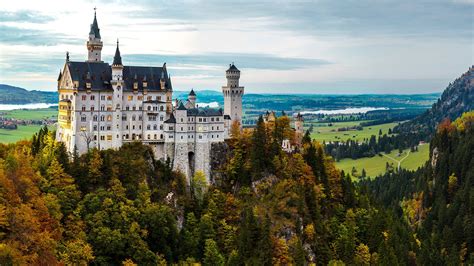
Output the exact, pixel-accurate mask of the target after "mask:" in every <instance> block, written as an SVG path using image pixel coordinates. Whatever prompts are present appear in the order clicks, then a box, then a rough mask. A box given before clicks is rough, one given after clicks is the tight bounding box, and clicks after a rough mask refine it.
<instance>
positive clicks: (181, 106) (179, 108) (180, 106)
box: [178, 102, 187, 110]
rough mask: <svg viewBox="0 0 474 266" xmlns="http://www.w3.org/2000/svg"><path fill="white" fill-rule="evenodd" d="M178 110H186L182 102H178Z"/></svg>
mask: <svg viewBox="0 0 474 266" xmlns="http://www.w3.org/2000/svg"><path fill="white" fill-rule="evenodd" d="M178 110H187V109H186V107H184V105H183V102H179V106H178Z"/></svg>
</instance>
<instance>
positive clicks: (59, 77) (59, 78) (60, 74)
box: [58, 70, 63, 81]
mask: <svg viewBox="0 0 474 266" xmlns="http://www.w3.org/2000/svg"><path fill="white" fill-rule="evenodd" d="M62 76H63V74H62V73H61V70H60V71H59V76H58V81H60V80H61V78H62Z"/></svg>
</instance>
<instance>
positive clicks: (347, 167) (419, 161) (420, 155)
mask: <svg viewBox="0 0 474 266" xmlns="http://www.w3.org/2000/svg"><path fill="white" fill-rule="evenodd" d="M429 150H430V149H429V144H424V145H420V146H418V151H417V152H410V153H409V151H410V149H407V150H404V151H403V152H402V153H401V154H400V155H398V150H393V151H392V152H391V153H390V154H386V155H387V156H389V157H391V158H393V159H391V158H389V157H387V156H384V155H382V156H380V155H376V156H374V157H366V158H360V159H357V160H353V159H343V160H341V161H339V162H336V166H337V167H338V168H339V169H341V170H344V172H346V173H349V174H351V173H352V167H355V169H356V170H357V174H358V175H360V174H361V173H362V169H365V171H366V173H367V177H372V178H373V177H376V176H378V175H381V174H384V173H385V171H386V164H387V162H388V163H389V164H393V168H394V169H397V167H398V162H397V161H401V163H400V167H401V168H404V169H409V170H416V169H417V168H418V167H420V166H422V165H423V164H424V163H425V162H426V161H427V160H428V158H429ZM382 154H384V153H382ZM407 155H408V156H407ZM405 157H406V158H405ZM402 159H403V160H402Z"/></svg>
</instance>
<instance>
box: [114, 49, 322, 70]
mask: <svg viewBox="0 0 474 266" xmlns="http://www.w3.org/2000/svg"><path fill="white" fill-rule="evenodd" d="M122 59H123V60H124V62H130V63H131V64H150V62H157V63H158V64H160V62H167V65H168V66H169V67H173V65H175V66H182V65H198V66H199V65H204V66H222V67H226V66H227V65H228V64H229V63H231V62H235V64H236V66H237V67H241V68H250V69H272V70H292V69H301V68H311V67H318V66H321V65H327V64H330V62H328V61H325V60H322V59H312V58H294V57H278V56H273V55H268V54H249V53H212V54H196V55H157V54H131V55H126V54H122ZM178 71H183V70H178ZM186 71H187V70H186ZM190 71H193V73H199V72H200V70H190ZM209 72H210V71H209V70H207V69H206V70H204V71H202V74H205V73H209Z"/></svg>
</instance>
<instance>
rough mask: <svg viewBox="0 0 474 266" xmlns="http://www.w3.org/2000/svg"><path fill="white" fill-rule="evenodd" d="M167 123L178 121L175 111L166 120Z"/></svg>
mask: <svg viewBox="0 0 474 266" xmlns="http://www.w3.org/2000/svg"><path fill="white" fill-rule="evenodd" d="M165 123H171V124H174V123H176V118H175V117H174V115H173V113H171V115H170V118H169V119H168V120H166V121H165Z"/></svg>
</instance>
